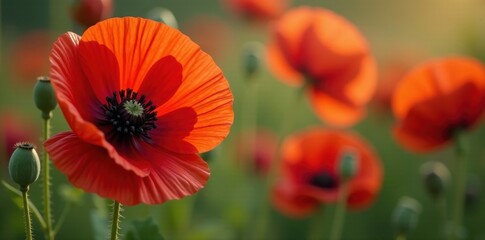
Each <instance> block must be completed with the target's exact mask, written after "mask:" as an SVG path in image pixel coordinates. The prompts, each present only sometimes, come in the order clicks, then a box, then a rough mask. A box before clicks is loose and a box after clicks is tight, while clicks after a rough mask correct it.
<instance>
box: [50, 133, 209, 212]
mask: <svg viewBox="0 0 485 240" xmlns="http://www.w3.org/2000/svg"><path fill="white" fill-rule="evenodd" d="M45 146H46V149H47V150H48V151H49V154H50V155H51V157H52V161H53V162H54V165H55V166H56V167H57V168H58V169H59V170H60V171H61V172H63V173H65V174H66V175H67V176H68V179H69V181H70V182H71V183H72V184H73V185H74V186H76V187H79V188H82V189H84V190H85V191H87V192H94V193H97V194H99V195H100V196H102V197H106V198H111V199H114V200H116V201H119V202H120V203H122V204H124V205H135V204H139V203H141V202H143V203H147V204H159V203H163V202H165V201H167V200H171V199H179V198H182V197H184V196H186V195H190V194H193V193H195V192H196V191H197V190H199V189H200V188H202V187H203V186H204V184H205V182H206V181H207V179H208V177H209V170H208V166H207V164H206V163H205V162H204V161H203V160H202V159H201V158H200V157H199V156H197V155H181V154H178V155H175V154H168V153H164V152H163V151H159V150H157V149H155V148H153V147H150V146H144V147H147V148H146V149H147V154H148V155H153V156H157V158H155V159H153V162H152V170H151V171H150V174H149V175H147V176H145V177H140V176H137V175H136V174H134V173H133V172H132V171H126V170H125V169H124V168H122V167H120V166H119V165H117V164H116V163H115V162H114V161H112V160H111V158H110V156H109V154H108V152H107V151H106V149H104V148H101V147H98V146H95V145H91V144H88V143H86V142H84V141H82V140H81V139H79V138H78V137H77V136H76V135H75V134H74V133H72V132H64V133H60V134H57V135H55V136H54V137H52V138H51V139H49V140H48V141H47V142H46V144H45ZM73 146H75V147H73ZM102 169H104V170H109V171H104V172H100V170H102Z"/></svg>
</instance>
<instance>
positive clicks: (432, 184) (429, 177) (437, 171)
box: [420, 162, 450, 199]
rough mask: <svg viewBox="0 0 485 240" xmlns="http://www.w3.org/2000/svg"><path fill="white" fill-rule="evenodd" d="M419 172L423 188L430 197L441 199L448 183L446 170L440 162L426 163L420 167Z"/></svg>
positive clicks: (448, 177) (448, 175)
mask: <svg viewBox="0 0 485 240" xmlns="http://www.w3.org/2000/svg"><path fill="white" fill-rule="evenodd" d="M420 172H421V176H422V178H423V183H424V187H425V188H426V191H427V192H428V193H429V194H430V195H431V197H433V198H434V199H437V198H440V197H442V196H443V194H444V192H445V190H446V188H447V187H448V185H449V182H450V171H449V170H448V168H447V167H446V166H445V165H444V164H443V163H441V162H426V163H424V164H423V165H421V168H420Z"/></svg>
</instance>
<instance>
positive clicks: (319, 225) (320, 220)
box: [308, 205, 325, 240]
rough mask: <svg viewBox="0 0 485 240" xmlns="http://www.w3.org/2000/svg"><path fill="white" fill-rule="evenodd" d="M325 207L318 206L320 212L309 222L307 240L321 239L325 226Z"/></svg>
mask: <svg viewBox="0 0 485 240" xmlns="http://www.w3.org/2000/svg"><path fill="white" fill-rule="evenodd" d="M324 211H325V206H324V205H322V206H320V210H319V211H318V213H317V214H315V216H314V219H313V220H312V222H311V226H310V229H309V233H308V239H309V240H320V239H323V238H322V236H323V227H324V226H325V221H324V220H325V218H324Z"/></svg>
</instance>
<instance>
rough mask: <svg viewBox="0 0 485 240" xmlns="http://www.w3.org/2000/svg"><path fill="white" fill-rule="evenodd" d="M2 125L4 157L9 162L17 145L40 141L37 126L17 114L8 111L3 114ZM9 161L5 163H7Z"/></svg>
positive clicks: (0, 121)
mask: <svg viewBox="0 0 485 240" xmlns="http://www.w3.org/2000/svg"><path fill="white" fill-rule="evenodd" d="M0 124H1V129H0V134H1V140H2V150H3V153H4V154H3V157H4V159H6V160H7V161H8V159H10V156H11V155H12V153H13V151H14V150H15V148H14V146H15V144H16V143H18V142H31V143H37V142H38V140H39V132H38V131H37V128H36V125H35V124H34V123H32V122H31V121H29V119H28V118H26V117H24V116H22V115H21V114H19V113H17V112H13V111H6V112H4V113H2V116H1V117H0ZM7 161H5V162H4V163H7ZM5 166H6V165H5Z"/></svg>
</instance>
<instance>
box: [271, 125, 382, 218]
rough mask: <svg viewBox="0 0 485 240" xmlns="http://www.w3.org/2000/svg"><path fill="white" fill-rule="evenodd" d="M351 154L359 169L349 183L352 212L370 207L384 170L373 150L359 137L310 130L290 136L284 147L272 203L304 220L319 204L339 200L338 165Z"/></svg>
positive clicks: (349, 202) (318, 129) (337, 132)
mask: <svg viewBox="0 0 485 240" xmlns="http://www.w3.org/2000/svg"><path fill="white" fill-rule="evenodd" d="M347 151H352V152H353V153H354V154H355V156H356V160H357V166H359V168H358V170H357V173H356V175H355V176H354V177H353V178H352V179H351V180H350V182H349V195H348V198H347V204H348V207H349V208H350V209H361V208H364V207H366V206H368V205H369V204H370V203H371V202H372V201H373V200H374V198H375V197H376V195H377V194H378V192H379V190H380V188H381V183H382V175H383V173H382V166H381V163H380V160H379V159H378V157H377V155H376V154H375V153H374V151H373V150H372V148H371V147H370V146H369V145H368V144H367V143H366V142H364V140H362V139H360V138H359V137H358V136H356V135H354V134H351V133H346V132H341V131H336V130H326V129H323V128H310V129H308V130H306V131H304V132H301V133H298V134H296V135H293V136H290V137H289V138H287V139H286V140H285V142H284V143H283V145H282V154H281V156H282V165H281V167H282V168H281V178H280V180H279V181H278V182H277V184H276V185H275V187H274V191H273V203H274V205H275V207H276V208H277V209H278V210H280V211H281V212H282V213H284V214H287V215H289V216H294V217H304V216H307V215H309V214H311V213H312V212H314V211H315V210H316V209H317V207H318V206H319V205H320V204H326V203H334V202H336V201H337V200H338V193H339V186H340V181H341V180H340V177H339V172H338V166H339V161H340V159H342V157H343V156H344V154H346V153H347Z"/></svg>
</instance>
